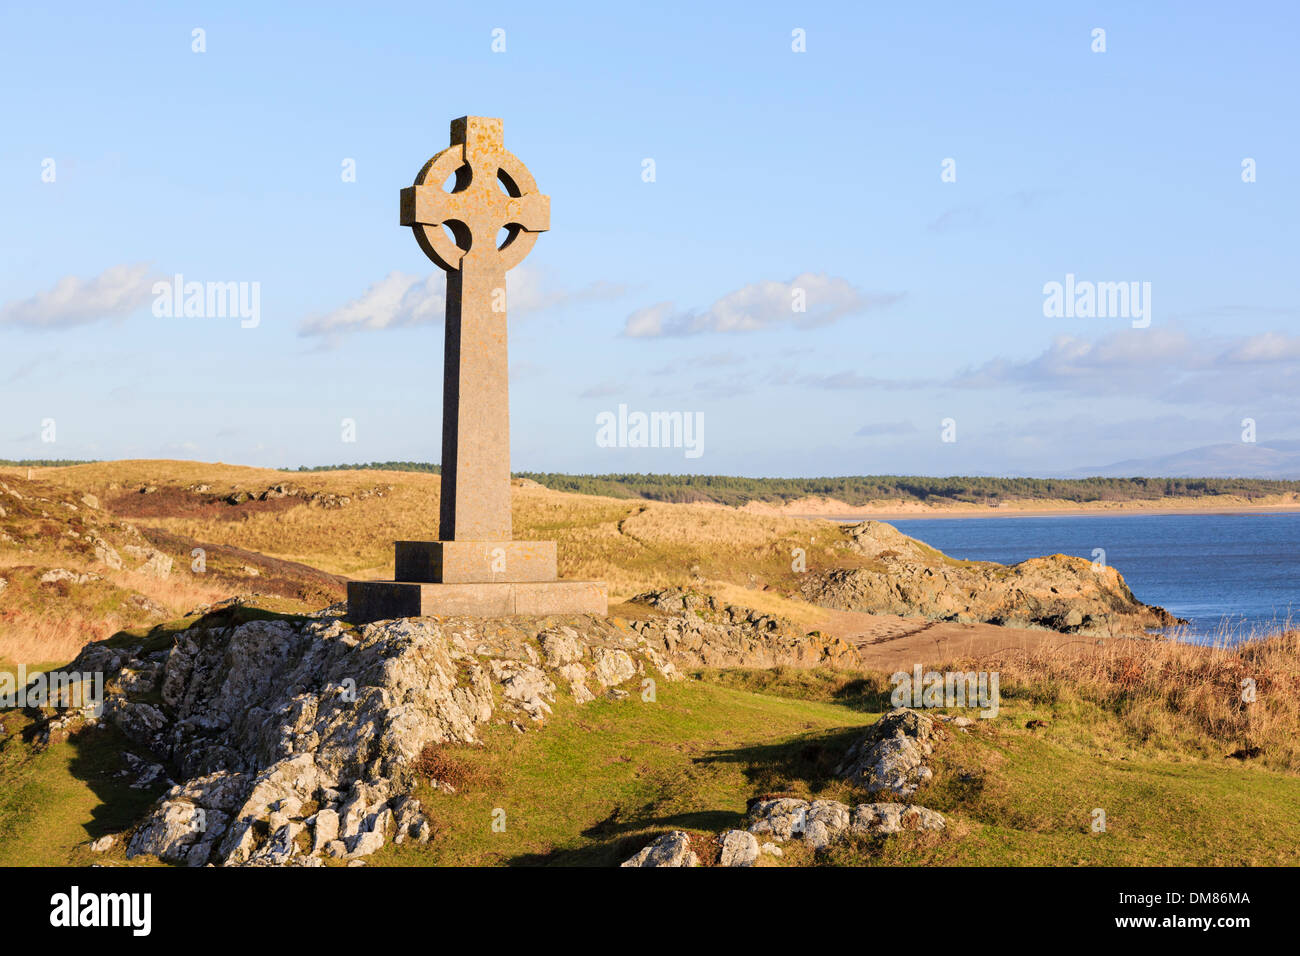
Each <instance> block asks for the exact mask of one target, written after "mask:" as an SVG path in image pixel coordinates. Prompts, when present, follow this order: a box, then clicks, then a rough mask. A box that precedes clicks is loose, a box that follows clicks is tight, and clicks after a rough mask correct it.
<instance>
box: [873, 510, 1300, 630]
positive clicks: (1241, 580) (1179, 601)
mask: <svg viewBox="0 0 1300 956" xmlns="http://www.w3.org/2000/svg"><path fill="white" fill-rule="evenodd" d="M889 524H892V525H894V526H895V527H896V528H898V530H899V531H902V532H903V533H904V534H907V535H910V536H912V537H914V538H919V539H920V540H922V541H924V542H926V543H927V544H930V545H933V546H934V547H936V548H938V549H939V550H941V551H944V552H946V553H947V554H950V555H952V556H953V557H955V558H967V559H972V560H978V561H998V562H1001V563H1003V564H1015V563H1016V562H1017V561H1023V560H1025V559H1026V558H1033V557H1039V556H1041V555H1045V554H1056V553H1063V554H1073V555H1078V556H1079V557H1081V558H1087V559H1088V560H1090V561H1091V560H1092V559H1093V549H1094V548H1104V549H1105V550H1106V563H1107V564H1109V565H1111V566H1112V567H1114V568H1116V569H1117V570H1118V571H1119V572H1120V574H1122V575H1124V580H1125V581H1127V582H1128V586H1129V587H1130V588H1132V589H1133V593H1134V595H1136V596H1137V598H1138V600H1139V601H1145V602H1146V603H1148V604H1158V605H1160V606H1161V607H1163V608H1165V609H1166V610H1168V611H1169V612H1170V613H1171V614H1174V615H1176V616H1178V617H1183V618H1187V619H1189V620H1190V621H1191V622H1192V624H1191V627H1190V628H1189V629H1188V633H1187V634H1185V635H1184V636H1185V637H1186V638H1187V639H1188V640H1196V641H1207V640H1211V639H1213V638H1215V637H1225V638H1226V639H1228V640H1234V639H1239V638H1241V637H1244V636H1246V635H1248V634H1249V633H1250V632H1251V631H1252V630H1254V631H1256V632H1262V631H1273V630H1277V629H1280V628H1281V626H1282V625H1283V624H1285V622H1286V620H1287V617H1288V615H1289V614H1290V613H1291V612H1292V611H1293V610H1294V612H1295V618H1296V624H1297V626H1300V513H1283V514H1240V515H1118V516H1110V515H1108V516H1098V517H1063V518H951V519H949V518H927V519H924V520H913V521H890V522H889Z"/></svg>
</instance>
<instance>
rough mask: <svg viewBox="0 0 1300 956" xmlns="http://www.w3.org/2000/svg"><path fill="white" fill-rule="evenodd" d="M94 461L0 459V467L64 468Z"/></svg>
mask: <svg viewBox="0 0 1300 956" xmlns="http://www.w3.org/2000/svg"><path fill="white" fill-rule="evenodd" d="M93 464H95V459H87V460H85V461H82V460H79V459H73V458H18V459H13V458H0V465H4V466H5V467H8V468H64V467H66V466H68V465H93Z"/></svg>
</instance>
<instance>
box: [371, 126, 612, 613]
mask: <svg viewBox="0 0 1300 956" xmlns="http://www.w3.org/2000/svg"><path fill="white" fill-rule="evenodd" d="M453 177H454V184H453V185H452V188H451V189H450V190H447V189H445V188H444V187H443V184H444V183H445V182H448V181H453ZM401 223H402V225H403V226H410V227H411V231H412V232H413V233H414V234H415V239H416V241H417V242H418V243H419V244H420V248H421V249H423V250H424V253H425V255H427V256H428V257H429V258H430V259H432V260H433V261H434V262H436V263H437V264H438V265H439V266H441V267H442V268H443V269H445V270H446V272H447V323H446V330H445V343H446V344H445V351H444V356H443V385H442V396H443V399H442V490H441V497H440V501H439V508H438V512H439V514H438V517H439V529H438V530H439V534H438V538H439V540H437V541H398V542H396V546H395V550H396V569H397V574H396V580H395V581H351V582H349V583H348V611H349V616H350V617H352V619H353V620H357V621H373V620H380V619H383V618H393V617H415V616H420V615H430V614H436V615H447V614H469V615H476V616H495V615H501V614H578V613H593V614H604V613H605V610H606V606H607V592H606V588H605V585H604V584H601V583H599V582H594V581H559V580H557V579H556V548H555V542H554V541H515V540H513V534H512V532H513V529H512V527H511V518H510V495H511V488H510V402H509V388H510V382H509V363H508V354H507V353H508V349H507V327H506V272H507V271H508V270H509V269H511V268H513V267H514V266H516V265H518V264H519V262H520V261H521V260H522V259H523V258H524V256H526V255H528V253H529V251H530V250H531V249H532V247H533V243H535V242H536V241H537V236H538V234H539V233H542V232H545V231H546V230H547V229H549V228H550V223H551V200H550V197H549V196H544V195H542V194H541V193H539V192H538V191H537V183H536V182H535V181H534V180H533V177H532V174H531V173H529V172H528V169H527V167H525V166H524V164H523V163H521V162H520V161H519V160H518V159H517V158H515V156H514V155H513V154H512V153H510V152H509V151H508V150H506V148H505V146H504V144H503V139H502V129H501V120H499V119H489V118H487V117H482V116H466V117H462V118H461V119H457V120H452V123H451V145H450V146H448V147H447V148H446V149H444V150H443V151H442V152H440V153H438V155H436V156H434V157H433V159H431V160H429V161H428V162H427V163H425V164H424V167H423V168H422V169H421V170H420V173H419V175H418V176H416V177H415V184H414V185H413V186H407V187H406V188H405V189H403V190H402V204H401ZM502 234H504V236H503V239H502V241H500V242H498V236H500V235H502Z"/></svg>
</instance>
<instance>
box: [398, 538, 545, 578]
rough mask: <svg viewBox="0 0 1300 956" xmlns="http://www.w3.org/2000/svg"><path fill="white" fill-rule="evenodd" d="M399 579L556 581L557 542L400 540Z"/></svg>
mask: <svg viewBox="0 0 1300 956" xmlns="http://www.w3.org/2000/svg"><path fill="white" fill-rule="evenodd" d="M395 550H396V552H397V574H396V575H395V577H396V579H397V580H398V581H412V582H420V583H423V584H483V583H489V582H492V583H504V582H516V583H517V582H523V581H554V580H555V542H554V541H398V542H397V543H396V545H395Z"/></svg>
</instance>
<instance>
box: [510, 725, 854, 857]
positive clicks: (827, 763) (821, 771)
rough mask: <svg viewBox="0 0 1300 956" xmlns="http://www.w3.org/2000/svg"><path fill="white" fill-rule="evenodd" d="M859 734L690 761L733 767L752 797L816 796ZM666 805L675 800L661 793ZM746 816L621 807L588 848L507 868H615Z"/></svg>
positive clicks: (821, 736)
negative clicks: (673, 837)
mask: <svg viewBox="0 0 1300 956" xmlns="http://www.w3.org/2000/svg"><path fill="white" fill-rule="evenodd" d="M861 734H862V728H861V727H848V728H844V729H842V730H834V731H828V732H824V733H818V734H809V735H806V736H803V737H798V738H795V739H794V740H788V741H784V742H781V743H772V744H759V745H754V746H749V747H734V748H728V749H721V750H715V751H712V752H711V753H708V754H705V755H704V756H701V757H697V758H695V760H694V761H693V763H694V764H696V765H699V766H705V767H707V766H709V765H712V764H735V765H738V766H739V767H740V771H741V773H742V774H743V775H744V777H745V779H746V781H747V782H748V790H749V792H750V793H751V794H752V796H753V797H755V798H756V797H761V796H765V795H768V794H777V793H779V794H783V795H809V796H812V797H816V796H817V795H818V794H820V793H822V792H824V791H826V790H827V789H829V788H831V787H835V788H837V789H841V790H842V788H843V787H844V784H843V782H842V781H840V780H839V778H838V777H837V776H836V775H835V768H836V767H837V766H838V765H839V763H840V761H841V760H842V759H843V757H844V754H845V753H846V752H847V751H848V749H849V747H850V746H851V745H852V744H853V743H854V742H855V741H856V740H857V738H858V737H859V736H861ZM665 799H666V800H668V799H680V794H678V793H665ZM744 825H745V814H744V813H740V812H737V811H735V810H709V809H702V810H690V811H684V812H669V813H664V812H661V811H660V804H659V803H658V802H651V803H648V804H644V805H642V806H640V807H638V808H635V809H629V808H628V807H626V806H623V805H620V806H617V807H615V808H614V809H613V810H612V811H611V812H610V814H609V815H608V816H607V817H605V819H603V820H601V821H600V822H598V823H596V824H593V825H592V826H590V827H587V828H586V829H585V830H583V831H582V836H583V837H584V838H586V839H587V840H590V841H592V842H590V843H587V844H585V845H583V846H576V847H565V848H563V849H556V850H552V851H549V852H545V853H525V854H520V855H518V856H515V857H512V858H510V859H508V860H507V861H506V862H507V864H508V865H510V866H617V865H619V864H621V863H622V862H623V861H625V860H626V859H628V858H629V857H631V856H633V855H634V854H635V853H637V851H639V850H640V849H642V848H643V847H645V846H646V845H648V844H649V843H651V842H653V841H654V840H655V838H657V837H659V836H661V835H662V834H664V833H667V832H669V831H670V830H687V831H695V832H702V833H706V834H709V835H710V836H712V835H714V834H718V833H722V832H724V831H726V830H731V829H738V828H743V827H744Z"/></svg>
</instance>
